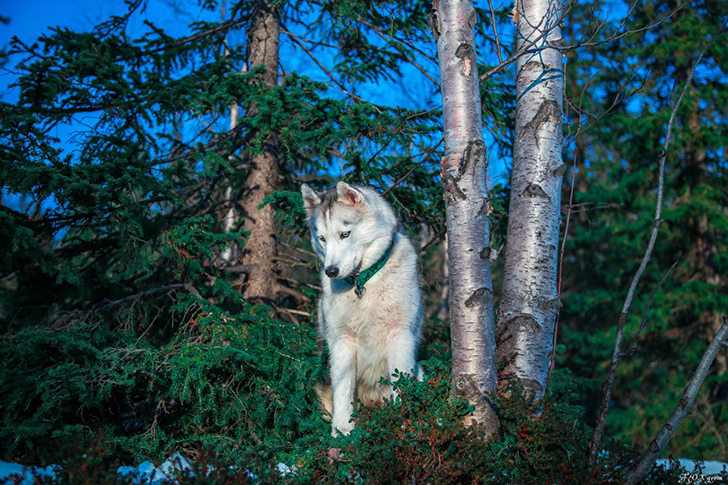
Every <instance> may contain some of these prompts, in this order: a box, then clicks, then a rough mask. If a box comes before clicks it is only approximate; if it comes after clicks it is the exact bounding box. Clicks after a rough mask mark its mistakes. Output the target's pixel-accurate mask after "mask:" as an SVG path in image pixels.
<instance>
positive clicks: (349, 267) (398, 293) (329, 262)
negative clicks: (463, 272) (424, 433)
mask: <svg viewBox="0 0 728 485" xmlns="http://www.w3.org/2000/svg"><path fill="white" fill-rule="evenodd" d="M301 194H302V195H303V200H304V204H305V207H306V213H307V215H308V225H309V229H310V231H311V243H312V245H313V248H314V251H315V252H316V255H317V256H318V258H319V259H320V260H321V262H322V263H323V268H322V270H321V286H322V293H321V298H320V300H319V305H318V321H319V330H320V332H321V337H322V338H323V339H324V340H325V341H326V343H327V344H328V348H329V368H330V374H331V387H332V393H333V396H332V397H333V399H332V401H333V402H329V403H328V404H329V406H327V403H325V402H324V406H326V407H329V409H328V410H329V411H330V412H331V414H332V417H331V428H332V434H333V435H336V433H337V431H338V432H341V433H343V434H349V432H350V431H351V429H352V428H353V426H354V425H353V424H352V423H350V422H349V418H351V413H352V412H353V410H354V408H353V401H354V399H355V397H356V398H358V399H360V400H361V401H362V402H364V403H366V404H369V405H372V404H377V403H380V402H382V400H383V399H384V398H387V397H393V396H394V395H393V392H392V390H391V388H388V387H384V386H382V385H380V384H379V380H380V378H382V377H385V378H389V377H390V376H391V375H392V374H393V373H394V372H395V370H397V371H399V372H407V373H410V374H412V375H418V374H419V369H418V365H417V362H416V361H415V355H416V353H417V345H418V344H419V341H420V337H421V327H422V315H423V308H422V296H421V292H420V280H419V275H418V273H417V253H416V252H415V249H414V247H413V246H412V243H411V242H410V240H409V239H408V238H407V236H404V235H403V234H400V233H398V232H397V227H398V221H397V216H396V215H395V213H394V209H392V206H391V205H389V204H388V203H387V202H386V201H385V200H384V198H383V197H382V196H381V195H379V194H378V193H377V192H376V191H374V190H373V189H371V188H368V187H354V186H351V185H349V184H347V183H345V182H339V183H338V184H336V187H335V188H333V189H330V190H328V191H326V192H323V193H317V192H315V191H314V190H313V189H311V187H309V186H308V185H306V184H303V185H302V186H301ZM330 407H333V410H332V409H330Z"/></svg>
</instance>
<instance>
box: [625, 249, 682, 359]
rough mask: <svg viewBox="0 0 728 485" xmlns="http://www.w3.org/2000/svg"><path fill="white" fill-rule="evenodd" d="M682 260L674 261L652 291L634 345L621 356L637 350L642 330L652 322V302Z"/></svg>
mask: <svg viewBox="0 0 728 485" xmlns="http://www.w3.org/2000/svg"><path fill="white" fill-rule="evenodd" d="M679 262H680V261H679V260H678V261H675V262H674V263H672V266H670V269H668V270H667V271H666V272H665V276H663V277H662V279H661V280H660V282H659V283H657V286H655V288H654V289H653V290H652V293H651V294H650V298H649V299H648V300H647V305H646V306H645V311H644V312H643V313H642V322H641V323H640V328H639V329H638V330H637V334H636V335H635V336H634V341H633V342H632V345H630V346H629V349H627V352H625V353H623V354H622V355H621V356H620V357H629V356H631V355H632V354H634V352H635V350H637V345H638V344H639V341H640V337H642V332H644V330H645V327H647V324H648V323H650V321H649V320H647V314H648V313H649V311H650V307H651V306H652V302H653V301H654V299H655V294H657V291H658V290H659V289H660V288H661V287H662V285H664V284H665V281H667V278H669V277H670V274H671V273H672V271H673V270H674V269H675V267H676V266H677V264H678V263H679Z"/></svg>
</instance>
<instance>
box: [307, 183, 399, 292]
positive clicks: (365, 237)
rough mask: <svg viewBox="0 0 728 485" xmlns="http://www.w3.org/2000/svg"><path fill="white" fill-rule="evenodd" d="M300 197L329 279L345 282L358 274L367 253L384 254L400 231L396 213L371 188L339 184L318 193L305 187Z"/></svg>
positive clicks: (315, 247)
mask: <svg viewBox="0 0 728 485" xmlns="http://www.w3.org/2000/svg"><path fill="white" fill-rule="evenodd" d="M301 195H303V202H304V205H305V207H306V214H307V215H308V226H309V229H310V231H311V244H312V245H313V248H314V251H316V255H317V256H318V257H319V259H320V260H321V262H323V264H324V271H325V273H326V275H327V276H328V277H329V278H337V279H343V278H346V277H347V276H349V275H351V274H352V273H354V272H355V271H357V270H359V269H360V265H361V263H362V260H363V259H364V258H365V256H366V255H367V254H368V253H370V252H377V253H378V254H381V253H382V252H384V250H385V249H386V247H387V246H388V245H389V244H390V242H391V240H392V237H393V235H394V233H395V231H396V230H397V217H396V216H395V214H394V210H393V209H392V207H391V206H390V205H389V204H388V203H387V202H386V201H385V200H384V198H383V197H382V196H381V195H379V194H378V193H377V192H376V191H374V190H372V189H370V188H367V187H354V186H352V185H349V184H347V183H346V182H339V183H337V184H336V187H335V188H333V189H330V190H327V191H326V192H322V193H318V192H316V191H315V190H313V189H312V188H311V187H309V186H308V185H306V184H303V185H301Z"/></svg>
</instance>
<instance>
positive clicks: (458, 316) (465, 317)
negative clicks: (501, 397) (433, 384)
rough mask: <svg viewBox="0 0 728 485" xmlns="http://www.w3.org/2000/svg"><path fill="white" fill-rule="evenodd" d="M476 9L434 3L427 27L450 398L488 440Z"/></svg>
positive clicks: (489, 324) (492, 384)
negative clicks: (438, 109) (438, 94)
mask: <svg viewBox="0 0 728 485" xmlns="http://www.w3.org/2000/svg"><path fill="white" fill-rule="evenodd" d="M475 20H476V18H475V10H474V9H473V4H472V2H471V1H456V0H452V1H450V0H448V1H445V0H440V1H439V2H438V1H435V2H434V3H433V10H432V13H431V14H430V26H431V30H432V32H433V35H434V37H435V40H436V41H437V57H438V60H439V64H440V78H441V83H442V105H443V123H444V132H445V156H444V157H443V159H442V162H441V165H442V185H443V191H444V196H445V215H446V219H447V250H448V253H447V262H448V274H449V309H450V328H451V343H452V379H453V382H452V384H453V388H452V389H453V395H454V396H463V397H465V398H466V399H467V400H468V401H469V402H470V403H471V404H474V405H475V411H474V413H473V416H472V417H469V418H467V419H466V422H468V423H469V422H472V421H477V422H479V423H482V424H483V425H484V426H485V429H486V430H487V432H489V433H491V434H492V433H495V432H497V429H498V418H497V415H496V413H495V410H494V409H493V407H492V405H491V403H490V402H489V400H488V398H487V396H486V394H487V393H494V392H495V391H496V371H497V369H496V359H495V335H494V329H493V286H492V283H491V277H490V260H489V259H488V258H486V259H482V258H481V256H480V255H481V254H483V251H485V250H487V249H488V248H489V246H490V232H489V230H488V211H487V210H482V208H483V207H486V208H487V207H488V204H487V202H488V192H487V190H486V172H487V160H486V152H485V145H484V143H483V125H482V117H481V104H480V92H479V88H478V72H477V71H478V70H477V62H476V57H475V39H474V25H475Z"/></svg>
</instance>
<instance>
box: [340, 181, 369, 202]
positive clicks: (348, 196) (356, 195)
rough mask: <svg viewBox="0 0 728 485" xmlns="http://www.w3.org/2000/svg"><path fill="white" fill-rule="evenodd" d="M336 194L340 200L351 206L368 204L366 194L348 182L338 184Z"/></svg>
mask: <svg viewBox="0 0 728 485" xmlns="http://www.w3.org/2000/svg"><path fill="white" fill-rule="evenodd" d="M336 195H337V196H338V199H339V202H341V203H342V204H344V205H348V206H350V207H363V206H364V205H366V199H365V198H364V194H362V193H361V191H359V190H357V189H356V188H354V187H352V186H351V185H349V184H347V183H346V182H339V183H337V184H336Z"/></svg>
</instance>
